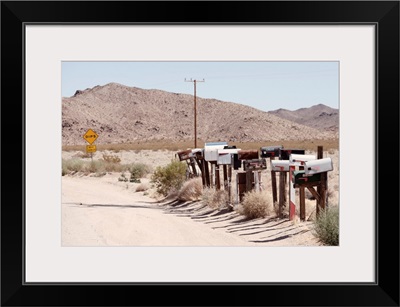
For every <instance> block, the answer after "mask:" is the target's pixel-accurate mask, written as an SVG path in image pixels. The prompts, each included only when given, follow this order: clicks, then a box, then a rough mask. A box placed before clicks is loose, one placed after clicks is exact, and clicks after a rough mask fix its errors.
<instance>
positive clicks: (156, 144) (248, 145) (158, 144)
mask: <svg viewBox="0 0 400 307" xmlns="http://www.w3.org/2000/svg"><path fill="white" fill-rule="evenodd" d="M204 143H205V142H204V141H202V140H198V147H204ZM229 143H232V145H236V146H237V148H241V149H259V148H260V147H263V146H270V145H276V144H279V145H282V146H284V147H285V148H303V149H305V150H312V151H315V150H316V148H317V145H318V146H323V148H324V150H325V151H326V150H330V152H335V150H338V149H339V139H329V140H282V141H274V142H271V141H268V140H266V141H264V142H245V143H241V142H229ZM192 147H193V142H192V141H191V140H188V141H181V142H170V141H168V140H158V141H141V142H136V143H122V144H99V145H97V150H98V151H106V150H108V151H113V152H119V151H136V152H139V151H140V150H172V151H178V150H184V149H187V148H192ZM62 150H64V151H85V145H64V146H63V147H62Z"/></svg>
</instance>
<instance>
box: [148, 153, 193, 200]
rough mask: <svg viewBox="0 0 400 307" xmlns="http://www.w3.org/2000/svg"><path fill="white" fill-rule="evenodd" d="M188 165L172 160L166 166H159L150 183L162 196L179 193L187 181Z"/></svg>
mask: <svg viewBox="0 0 400 307" xmlns="http://www.w3.org/2000/svg"><path fill="white" fill-rule="evenodd" d="M186 168H187V166H186V164H184V163H182V162H180V161H178V160H172V161H171V162H170V163H169V164H167V165H166V166H158V167H157V168H156V169H155V171H154V173H153V174H152V176H151V180H150V182H151V183H152V184H154V186H155V188H156V190H157V192H158V193H160V194H161V195H164V196H167V195H168V194H170V193H171V192H174V191H179V190H180V188H181V187H182V185H183V183H184V181H185V179H186Z"/></svg>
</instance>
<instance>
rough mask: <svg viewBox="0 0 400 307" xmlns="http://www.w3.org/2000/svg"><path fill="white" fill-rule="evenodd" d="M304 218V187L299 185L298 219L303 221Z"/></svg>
mask: <svg viewBox="0 0 400 307" xmlns="http://www.w3.org/2000/svg"><path fill="white" fill-rule="evenodd" d="M305 219H306V200H305V188H304V187H300V220H301V221H305Z"/></svg>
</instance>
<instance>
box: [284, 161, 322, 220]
mask: <svg viewBox="0 0 400 307" xmlns="http://www.w3.org/2000/svg"><path fill="white" fill-rule="evenodd" d="M315 159H316V157H315V156H314V155H300V154H290V157H289V176H290V177H291V178H290V180H289V188H290V193H289V220H291V221H292V220H293V219H294V217H295V214H296V192H295V187H296V183H297V180H298V178H297V173H298V172H296V166H298V167H299V168H303V165H304V163H305V162H306V161H310V160H315ZM301 172H304V171H301ZM304 208H305V206H304ZM304 208H303V207H302V206H301V204H300V216H302V215H304V212H303V211H302V210H303V209H304Z"/></svg>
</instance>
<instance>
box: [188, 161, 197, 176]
mask: <svg viewBox="0 0 400 307" xmlns="http://www.w3.org/2000/svg"><path fill="white" fill-rule="evenodd" d="M190 165H191V167H192V171H193V175H194V176H195V177H197V170H196V164H195V163H194V158H190Z"/></svg>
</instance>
